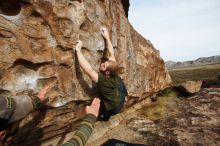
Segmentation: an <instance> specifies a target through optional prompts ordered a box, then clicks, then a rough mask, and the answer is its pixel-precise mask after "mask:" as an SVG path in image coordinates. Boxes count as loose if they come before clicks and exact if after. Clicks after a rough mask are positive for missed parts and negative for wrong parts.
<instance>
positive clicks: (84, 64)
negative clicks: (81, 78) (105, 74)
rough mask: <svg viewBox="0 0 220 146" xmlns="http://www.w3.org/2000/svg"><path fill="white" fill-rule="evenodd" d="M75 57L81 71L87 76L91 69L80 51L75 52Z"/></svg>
mask: <svg viewBox="0 0 220 146" xmlns="http://www.w3.org/2000/svg"><path fill="white" fill-rule="evenodd" d="M77 57H78V61H79V65H80V66H81V68H82V69H83V71H84V72H86V73H87V74H88V72H90V71H91V70H92V67H91V65H90V64H89V62H88V61H87V60H86V59H85V57H84V56H83V54H82V52H81V50H79V51H77Z"/></svg>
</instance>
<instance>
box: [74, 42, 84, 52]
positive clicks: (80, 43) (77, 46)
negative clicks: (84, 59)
mask: <svg viewBox="0 0 220 146" xmlns="http://www.w3.org/2000/svg"><path fill="white" fill-rule="evenodd" d="M82 46H83V42H82V41H81V40H78V41H77V44H76V48H75V50H76V51H80V50H81V49H82Z"/></svg>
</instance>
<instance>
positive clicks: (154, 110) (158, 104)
mask: <svg viewBox="0 0 220 146" xmlns="http://www.w3.org/2000/svg"><path fill="white" fill-rule="evenodd" d="M178 100H179V99H178V98H177V94H176V93H175V92H174V91H172V90H170V91H168V92H167V91H165V93H164V94H160V95H159V96H158V97H157V100H156V101H155V102H153V103H152V104H151V105H149V106H146V107H144V108H143V109H142V113H143V114H144V115H145V117H147V118H148V119H152V120H156V119H159V118H163V117H167V116H168V115H171V114H172V112H174V111H175V109H176V108H177V106H178Z"/></svg>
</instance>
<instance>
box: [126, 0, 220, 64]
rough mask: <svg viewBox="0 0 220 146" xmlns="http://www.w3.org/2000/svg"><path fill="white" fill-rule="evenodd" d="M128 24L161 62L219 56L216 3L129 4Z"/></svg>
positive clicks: (179, 0)
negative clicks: (159, 56)
mask: <svg viewBox="0 0 220 146" xmlns="http://www.w3.org/2000/svg"><path fill="white" fill-rule="evenodd" d="M130 2H131V7H130V11H129V20H130V22H131V23H132V25H133V26H134V27H135V29H137V31H138V32H139V33H141V34H142V35H143V36H145V37H146V38H148V39H150V40H151V42H152V43H153V45H154V46H155V47H156V48H157V49H158V50H160V52H161V56H162V58H164V59H165V60H175V61H182V60H193V59H196V58H198V57H202V56H212V55H219V54H220V43H219V42H220V37H219V34H220V27H219V26H220V1H218V0H193V1H192V0H167V1H164V0H154V1H146V0H142V1H141V0H131V1H130Z"/></svg>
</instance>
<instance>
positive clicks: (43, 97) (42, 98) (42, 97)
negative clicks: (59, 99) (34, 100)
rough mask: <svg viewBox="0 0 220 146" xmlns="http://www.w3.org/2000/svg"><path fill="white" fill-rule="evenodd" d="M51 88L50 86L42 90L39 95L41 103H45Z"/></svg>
mask: <svg viewBox="0 0 220 146" xmlns="http://www.w3.org/2000/svg"><path fill="white" fill-rule="evenodd" d="M50 88H51V86H50V85H47V86H45V87H44V88H43V89H41V90H40V91H39V93H38V97H39V99H40V100H41V101H44V100H45V99H46V94H47V92H48V90H49V89H50Z"/></svg>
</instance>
